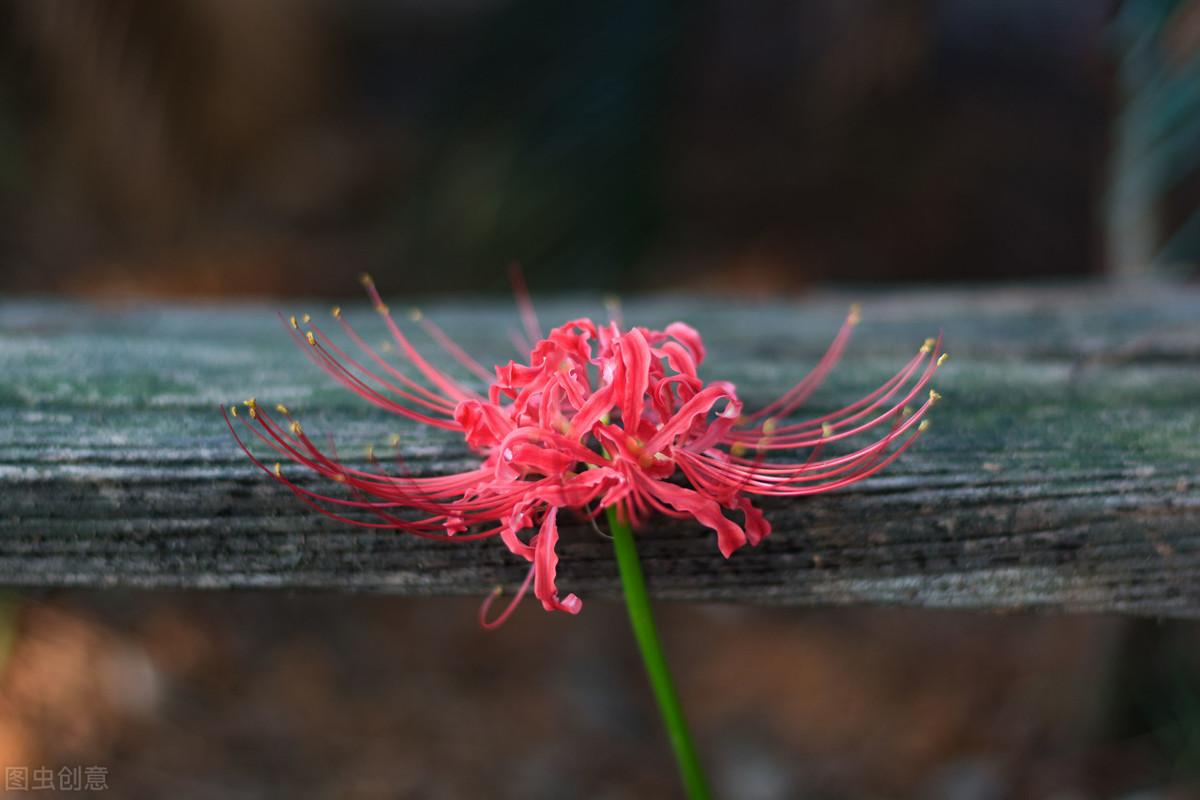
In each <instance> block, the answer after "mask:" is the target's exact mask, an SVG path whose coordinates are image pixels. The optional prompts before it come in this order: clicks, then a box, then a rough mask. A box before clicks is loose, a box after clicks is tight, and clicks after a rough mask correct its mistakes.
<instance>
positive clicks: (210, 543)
mask: <svg viewBox="0 0 1200 800" xmlns="http://www.w3.org/2000/svg"><path fill="white" fill-rule="evenodd" d="M392 299H393V301H394V300H395V298H392ZM850 299H852V298H850V297H849V296H844V295H837V294H826V295H821V296H815V297H811V298H807V299H804V300H801V301H795V302H771V303H762V304H749V303H739V304H734V303H728V302H724V301H717V300H713V299H698V298H691V299H680V298H676V297H659V298H647V299H640V300H636V301H633V302H627V303H626V304H625V316H626V318H627V319H629V320H636V321H638V322H643V323H647V324H652V323H653V324H659V323H664V322H667V321H670V320H672V319H677V318H678V319H685V320H687V321H689V322H690V323H692V324H693V325H695V326H697V327H698V328H699V329H700V330H701V331H702V332H703V333H704V335H705V338H706V342H707V343H708V345H709V348H710V359H711V360H710V362H709V368H708V370H707V374H708V375H709V376H720V377H724V378H727V379H730V380H733V381H735V382H736V383H737V384H738V386H739V390H740V393H741V394H742V396H743V397H744V398H746V399H748V400H750V401H751V402H754V401H765V400H767V399H770V397H772V396H773V395H774V394H775V393H777V392H778V391H779V390H781V389H783V388H786V386H787V385H789V383H790V381H793V380H795V379H796V378H798V377H799V376H801V375H802V374H803V372H804V371H805V370H806V369H807V368H808V366H810V365H811V364H812V362H813V360H814V359H815V358H816V356H817V355H819V353H820V352H821V351H822V349H823V348H824V345H825V344H826V342H827V340H828V338H829V337H830V335H831V334H832V332H833V330H834V329H835V327H836V325H837V322H838V320H839V319H840V317H841V316H842V314H843V313H844V309H845V307H846V305H847V303H848V302H849V300H850ZM853 299H858V300H862V301H863V303H864V311H865V320H864V324H863V325H862V326H861V327H860V329H859V331H858V333H857V334H856V341H855V343H854V345H853V346H852V347H851V349H850V351H849V353H848V354H847V357H846V359H845V361H844V362H843V365H842V366H841V367H840V368H839V370H838V371H837V373H836V374H835V376H834V377H833V378H832V379H831V380H830V381H829V383H828V385H827V386H826V388H824V389H823V390H822V391H821V392H820V393H819V394H818V396H817V397H816V398H814V407H815V408H818V409H820V408H822V407H832V406H835V405H838V404H839V403H838V401H839V400H845V399H850V398H853V397H857V396H859V395H860V394H862V393H863V392H864V391H865V390H867V389H869V388H873V387H874V386H875V385H877V384H878V382H879V381H880V380H882V379H883V378H884V377H885V376H887V375H889V374H891V371H892V370H894V368H895V367H896V366H897V365H898V363H899V362H900V360H901V359H902V358H904V357H906V356H907V355H908V354H910V353H911V352H912V351H913V349H914V348H915V347H916V346H917V345H918V344H919V343H920V342H921V340H922V339H923V338H924V337H925V336H926V335H928V334H930V333H935V332H936V331H937V330H938V329H939V328H941V329H944V331H945V334H946V340H947V342H948V345H949V348H950V351H951V352H952V354H953V358H952V361H951V362H950V364H949V365H948V366H947V368H946V370H945V371H944V373H943V374H942V375H941V376H940V378H939V390H940V391H941V392H942V393H943V394H944V395H945V401H944V402H943V403H941V404H939V405H938V407H937V408H936V409H935V416H934V419H933V421H934V427H933V428H932V429H931V430H930V432H929V433H928V434H927V436H926V437H925V438H924V439H923V440H922V441H921V442H920V443H919V444H918V445H917V446H916V447H914V448H913V449H912V450H910V451H909V452H908V453H906V454H905V456H904V457H903V458H902V459H901V460H900V461H899V462H897V463H896V464H894V465H893V466H892V467H891V468H890V469H889V470H888V471H887V472H886V473H883V474H882V475H880V476H878V477H876V478H873V479H871V480H869V481H867V482H865V483H863V484H860V485H858V486H857V487H855V488H853V489H852V490H849V491H844V492H840V493H837V494H833V495H826V496H821V497H817V498H811V499H805V500H801V501H789V502H780V503H774V504H772V505H770V508H769V514H770V516H771V519H772V521H773V523H774V526H775V532H774V534H773V535H772V536H771V538H770V539H769V540H768V541H767V542H766V543H765V544H764V545H763V546H761V547H759V548H757V549H754V550H752V549H744V550H743V551H741V552H739V553H737V554H736V555H735V556H734V557H733V558H732V559H731V560H729V561H725V560H724V559H722V558H721V557H720V556H719V555H718V554H717V552H716V548H715V545H714V542H713V541H712V539H711V537H710V536H709V535H708V534H707V533H705V532H703V531H701V530H699V529H698V528H696V527H695V526H691V525H684V524H675V523H665V522H664V523H663V524H661V525H658V526H656V527H655V529H654V530H652V531H647V532H645V533H644V535H643V539H642V542H643V544H642V549H643V554H644V557H645V559H646V568H647V571H648V573H649V575H650V580H651V584H652V588H653V591H655V592H656V593H657V594H658V595H659V596H662V597H674V598H727V599H733V600H745V601H761V602H781V603H802V604H845V603H859V602H870V603H895V604H906V605H925V606H939V607H958V608H977V609H1021V608H1052V609H1065V610H1077V611H1083V610H1097V611H1098V610H1107V611H1123V612H1130V613H1145V614H1162V615H1178V616H1200V291H1197V290H1196V289H1183V288H1179V287H1169V288H1167V287H1153V286H1135V287H1128V286H1126V287H1120V288H1107V287H1104V286H1099V285H1079V286H1063V287H1056V288H1040V289H1021V288H992V289H981V290H977V291H955V290H930V291H924V292H920V293H917V294H911V293H910V294H896V293H862V294H861V295H858V296H855V297H854V298H853ZM394 304H395V305H399V304H398V303H394ZM278 308H279V309H280V310H284V311H286V312H289V313H290V312H291V311H293V310H294V311H304V310H308V311H316V310H317V309H316V308H315V304H312V303H307V304H306V303H281V304H279V306H278ZM539 309H540V311H541V313H542V316H543V319H544V320H547V321H559V320H562V319H565V318H567V317H569V316H575V315H578V314H580V313H593V314H599V313H600V312H599V310H598V309H597V308H596V305H595V303H594V301H591V300H588V299H584V298H579V299H571V298H556V299H554V300H552V301H549V302H542V303H540V304H539ZM274 311H275V308H273V307H268V306H263V305H238V306H220V307H218V306H203V305H164V304H157V305H148V306H134V307H125V308H120V307H118V308H114V307H106V308H102V307H97V306H88V305H82V304H77V303H68V302H58V301H29V300H9V301H5V302H0V376H2V377H0V583H4V584H9V585H19V586H111V585H124V586H147V587H151V586H157V587H163V586H179V587H210V588H221V587H239V586H240V587H247V586H248V587H329V588H337V589H359V590H378V591H388V592H401V593H462V592H469V593H483V592H485V591H487V590H488V589H489V588H490V587H491V586H492V585H494V584H495V583H497V582H503V583H506V584H512V583H515V582H517V581H519V580H520V579H521V578H522V577H523V573H524V567H523V566H521V565H520V564H519V563H518V562H517V561H516V559H514V558H513V557H512V556H510V555H509V554H508V553H507V551H506V550H505V548H504V547H503V546H501V545H500V544H498V543H496V542H484V543H480V544H454V545H446V544H441V543H430V542H426V541H423V540H418V539H414V538H411V537H407V536H404V535H399V534H394V533H371V532H365V531H360V530H353V529H348V528H346V527H344V526H341V525H338V524H337V523H333V522H331V521H329V520H326V519H324V518H322V517H320V516H318V515H316V514H314V513H311V512H309V511H308V510H307V509H306V508H304V507H303V506H302V505H300V504H299V503H298V502H296V501H295V499H294V498H293V497H292V495H291V494H290V493H289V492H288V491H286V490H285V489H284V488H282V487H280V486H278V485H276V484H274V483H272V482H271V481H269V480H266V479H265V478H264V477H263V476H262V475H261V474H260V473H257V472H256V471H255V470H253V469H252V468H251V466H250V465H249V464H248V463H247V462H246V460H245V459H244V457H243V456H242V455H241V453H240V452H239V451H238V450H237V449H236V448H235V447H234V445H233V443H232V441H231V440H230V438H229V435H228V432H227V431H226V429H225V428H224V424H223V422H222V420H221V418H220V416H219V414H218V413H217V405H218V404H219V403H221V402H229V401H233V400H238V399H242V398H243V397H244V396H246V395H249V394H255V395H257V396H258V398H259V399H260V401H262V402H267V401H270V402H272V403H274V402H284V403H286V404H288V405H289V406H290V407H292V408H293V410H294V411H295V412H298V414H299V415H300V416H301V418H302V419H303V420H304V423H305V429H306V431H307V432H308V433H309V434H310V436H324V435H325V434H326V433H336V435H337V442H338V447H339V450H340V452H342V453H343V454H354V453H361V452H362V449H363V447H364V446H365V445H366V444H368V443H374V444H375V445H376V447H377V449H378V450H379V452H380V453H381V454H384V453H386V452H387V447H386V444H385V443H386V442H387V440H388V439H389V437H390V436H391V434H393V433H400V434H401V435H402V436H403V443H402V445H401V448H402V449H403V451H404V453H405V456H406V459H407V461H408V464H409V465H410V466H411V467H412V468H414V469H419V470H422V471H431V472H432V471H437V470H439V469H442V468H446V467H451V466H456V465H457V466H461V465H462V464H464V463H468V462H469V459H470V456H469V455H468V454H467V453H465V452H464V451H463V449H462V448H461V446H459V445H458V444H457V443H455V442H454V441H453V437H449V438H447V437H441V436H434V435H431V434H430V433H428V432H426V431H422V430H417V429H415V428H412V427H409V426H406V425H398V424H397V423H396V421H395V420H394V419H392V418H389V417H388V416H387V415H385V414H383V413H381V412H378V411H375V410H372V409H369V408H367V407H365V405H364V404H362V403H360V402H359V401H357V400H356V399H355V398H353V397H350V396H347V395H346V394H344V393H342V392H341V391H340V390H338V389H337V388H336V387H333V386H331V385H330V383H329V381H328V380H327V379H326V378H325V377H324V376H323V375H321V374H319V373H318V372H317V371H316V370H315V369H313V368H312V367H311V365H309V364H308V363H307V361H306V360H305V358H304V357H303V354H301V353H298V352H295V350H294V349H292V345H291V344H290V343H289V341H288V338H287V336H286V335H285V334H284V333H283V331H282V330H281V329H280V328H279V327H278V325H277V322H278V321H277V320H276V318H275V316H274ZM354 311H355V309H351V308H349V307H348V308H347V313H354ZM360 311H361V310H360ZM427 312H429V313H431V314H432V315H434V316H435V317H436V318H437V319H438V321H439V322H440V323H441V324H442V325H443V327H445V328H447V329H448V330H451V331H453V332H454V334H455V335H456V336H457V337H458V338H459V339H460V340H461V341H462V342H463V344H464V345H466V346H467V347H468V348H469V349H471V350H473V351H475V352H477V353H479V354H480V355H481V356H482V357H483V359H484V360H492V361H496V360H501V359H507V358H508V357H509V356H510V351H509V346H508V345H507V344H506V342H507V334H506V331H507V330H508V329H509V328H510V327H512V324H513V315H512V313H511V312H510V309H509V307H508V305H507V304H505V303H498V302H492V301H486V302H485V301H477V302H465V303H462V302H460V303H456V304H454V305H435V306H433V307H430V308H428V309H427ZM357 316H358V317H361V318H364V319H365V323H364V324H365V325H366V327H367V328H368V330H372V331H373V333H372V335H376V336H379V337H382V333H381V331H379V330H378V329H376V328H372V326H373V325H374V324H375V323H374V321H373V320H372V315H370V314H368V313H365V312H362V313H358V314H357ZM561 555H562V561H561V567H560V576H561V577H560V582H559V585H560V586H561V587H563V588H564V589H566V590H570V591H575V592H578V593H580V594H581V595H582V596H584V598H585V600H586V598H587V597H589V596H595V595H598V594H610V593H612V592H613V591H614V587H615V579H616V573H615V569H614V566H613V563H612V559H611V553H610V548H609V545H608V542H607V541H605V540H604V539H602V538H601V537H600V536H598V535H597V534H596V533H595V532H594V531H593V530H592V529H591V528H590V527H587V526H576V527H574V528H568V529H566V530H565V531H564V534H563V542H562V545H561Z"/></svg>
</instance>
